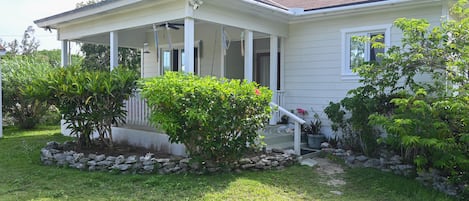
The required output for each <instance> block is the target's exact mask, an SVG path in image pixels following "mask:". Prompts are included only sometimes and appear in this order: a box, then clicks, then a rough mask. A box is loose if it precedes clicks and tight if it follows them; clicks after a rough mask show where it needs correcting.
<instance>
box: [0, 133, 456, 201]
mask: <svg viewBox="0 0 469 201" xmlns="http://www.w3.org/2000/svg"><path fill="white" fill-rule="evenodd" d="M68 139H69V138H67V137H64V136H62V135H61V134H60V130H59V129H58V128H57V127H41V128H39V129H36V130H32V131H21V130H17V129H15V128H6V129H5V130H4V138H3V139H0V200H2V201H8V200H326V201H327V200H351V201H355V200H356V201H358V200H360V201H367V200H370V201H371V200H380V201H381V200H384V201H388V200H389V201H393V200H395V201H405V200H422V201H423V200H425V201H428V200H452V199H451V198H448V197H446V196H444V195H442V194H441V193H438V192H435V191H432V190H430V189H427V188H425V187H423V186H421V185H420V184H419V183H417V182H415V181H414V180H411V179H406V178H403V177H399V176H394V175H392V174H389V173H383V172H380V171H376V170H373V169H348V170H347V171H346V173H345V174H343V175H338V176H340V177H342V178H344V179H345V180H346V182H347V184H346V185H344V186H341V187H330V186H327V185H325V184H322V183H321V181H323V180H324V178H323V176H321V175H318V174H317V173H316V172H315V171H314V170H313V169H311V168H309V167H302V166H293V167H290V168H286V169H284V170H280V171H264V172H244V173H240V174H236V173H220V174H214V175H193V174H185V175H156V174H155V175H120V174H111V173H104V172H86V171H79V170H75V169H68V168H57V167H50V166H42V165H40V161H39V150H40V149H41V148H42V147H43V146H44V145H45V144H46V142H48V141H52V140H54V141H60V142H62V141H65V140H68ZM335 190H337V191H341V192H343V195H335V194H332V193H331V192H330V191H335Z"/></svg>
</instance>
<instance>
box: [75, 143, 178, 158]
mask: <svg viewBox="0 0 469 201" xmlns="http://www.w3.org/2000/svg"><path fill="white" fill-rule="evenodd" d="M66 150H67V151H75V152H78V153H84V154H86V155H87V154H97V155H98V154H104V155H106V156H119V155H124V156H125V157H128V156H132V155H137V156H144V155H145V154H147V153H152V154H154V155H155V157H157V158H170V157H171V155H170V154H167V153H163V152H158V151H156V150H154V149H149V148H145V147H136V146H133V145H128V144H118V143H114V146H113V148H112V149H111V148H109V147H106V146H104V145H103V144H102V143H99V142H94V143H92V145H91V146H90V147H78V146H76V145H74V146H72V147H70V148H68V149H66Z"/></svg>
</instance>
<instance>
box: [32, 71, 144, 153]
mask: <svg viewBox="0 0 469 201" xmlns="http://www.w3.org/2000/svg"><path fill="white" fill-rule="evenodd" d="M137 79H138V74H137V73H136V72H135V71H132V70H129V69H126V68H125V67H117V68H115V69H114V70H113V71H111V72H109V71H92V70H86V69H83V68H81V67H78V66H75V67H67V68H59V69H56V70H54V71H53V72H51V73H49V74H48V76H47V77H46V78H45V79H38V80H34V81H33V83H32V84H31V85H30V86H29V87H28V88H27V93H29V94H31V96H33V97H35V98H36V99H38V100H46V101H48V102H49V103H53V104H54V105H56V106H57V107H58V108H59V110H60V112H61V113H62V116H63V119H64V120H65V123H66V124H67V125H68V126H67V128H68V129H70V130H71V134H72V135H75V136H77V137H78V139H79V142H80V143H79V144H80V145H81V146H90V145H91V136H92V134H93V132H94V131H96V132H97V133H98V134H99V139H100V141H101V142H103V143H104V144H105V145H107V146H109V147H111V148H112V129H111V126H112V125H114V124H120V123H124V119H125V115H126V114H127V112H126V111H125V110H124V109H123V106H124V100H126V99H128V97H129V96H130V95H131V94H132V92H133V90H135V88H136V80H137Z"/></svg>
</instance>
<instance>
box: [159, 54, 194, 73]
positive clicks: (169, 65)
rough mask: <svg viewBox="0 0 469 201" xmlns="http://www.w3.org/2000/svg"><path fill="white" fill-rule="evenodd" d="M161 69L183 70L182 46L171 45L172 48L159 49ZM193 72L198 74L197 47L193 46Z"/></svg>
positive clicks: (183, 56)
mask: <svg viewBox="0 0 469 201" xmlns="http://www.w3.org/2000/svg"><path fill="white" fill-rule="evenodd" d="M161 52H162V53H161V59H160V62H161V69H162V72H163V74H164V72H167V71H184V70H185V65H184V63H185V54H184V49H183V48H182V47H180V48H178V47H173V49H165V48H163V49H162V50H161ZM194 74H196V75H198V74H199V48H197V47H195V48H194Z"/></svg>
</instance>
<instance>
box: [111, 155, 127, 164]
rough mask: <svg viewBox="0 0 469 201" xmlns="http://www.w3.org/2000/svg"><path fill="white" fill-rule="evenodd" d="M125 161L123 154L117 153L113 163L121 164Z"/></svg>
mask: <svg viewBox="0 0 469 201" xmlns="http://www.w3.org/2000/svg"><path fill="white" fill-rule="evenodd" d="M124 162H125V157H124V156H123V155H119V156H117V157H116V160H115V161H114V163H115V164H122V163H124Z"/></svg>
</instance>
